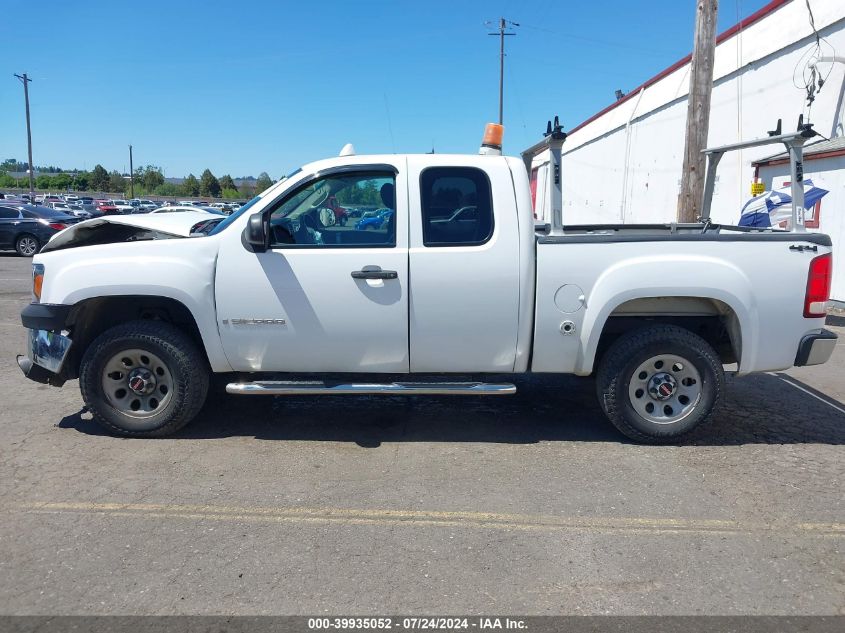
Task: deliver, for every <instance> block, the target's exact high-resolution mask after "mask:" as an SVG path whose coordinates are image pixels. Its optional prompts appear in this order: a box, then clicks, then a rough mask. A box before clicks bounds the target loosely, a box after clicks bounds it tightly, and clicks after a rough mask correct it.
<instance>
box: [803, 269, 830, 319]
mask: <svg viewBox="0 0 845 633" xmlns="http://www.w3.org/2000/svg"><path fill="white" fill-rule="evenodd" d="M832 278H833V255H832V254H831V253H827V254H826V255H819V256H818V257H814V258H813V260H812V261H811V262H810V272H809V273H807V294H806V295H804V316H805V317H806V318H808V319H815V318H818V317H823V316H825V315H826V314H827V313H826V312H825V309H826V308H827V300H828V299H830V282H831V279H832Z"/></svg>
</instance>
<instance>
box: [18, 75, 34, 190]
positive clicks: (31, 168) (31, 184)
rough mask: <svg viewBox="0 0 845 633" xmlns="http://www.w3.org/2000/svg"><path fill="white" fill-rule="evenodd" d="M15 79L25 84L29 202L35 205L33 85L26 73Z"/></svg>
mask: <svg viewBox="0 0 845 633" xmlns="http://www.w3.org/2000/svg"><path fill="white" fill-rule="evenodd" d="M15 77H17V78H18V79H20V80H21V82H22V83H23V98H24V101H25V102H26V145H27V151H28V155H29V201H30V203H34V202H35V179H34V174H33V171H35V167H34V166H33V165H32V128H31V127H30V124H29V84H30V83H32V79H30V78H29V77H27V75H26V73H24V74H23V75H15Z"/></svg>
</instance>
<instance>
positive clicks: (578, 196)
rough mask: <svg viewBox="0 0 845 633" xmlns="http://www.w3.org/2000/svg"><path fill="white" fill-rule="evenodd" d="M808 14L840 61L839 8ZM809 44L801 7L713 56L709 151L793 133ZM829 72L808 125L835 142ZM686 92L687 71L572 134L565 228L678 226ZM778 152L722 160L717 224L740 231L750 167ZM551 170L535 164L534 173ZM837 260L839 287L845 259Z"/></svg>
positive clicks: (841, 69) (835, 68)
mask: <svg viewBox="0 0 845 633" xmlns="http://www.w3.org/2000/svg"><path fill="white" fill-rule="evenodd" d="M811 5H812V7H813V12H814V15H815V22H816V27H817V28H818V29H819V31H820V33H821V35H822V36H823V37H824V38H826V39H827V41H828V42H829V43H830V44H831V45H832V46H833V48H834V49H835V51H836V53H837V54H838V55H841V56H843V55H845V1H843V0H811ZM814 42H815V38H814V37H813V35H812V30H811V29H810V26H809V20H808V15H807V8H806V5H805V3H804V2H803V1H799V0H793V1H791V2H788V3H786V4H784V5H783V6H781V7H780V8H778V9H776V10H774V11H772V12H771V13H769V14H768V15H766V16H764V17H763V18H761V19H759V20H758V21H756V22H754V23H753V24H750V25H748V26H747V27H746V28H744V29H743V30H742V31H740V32H739V33H737V34H734V35H732V36H731V37H729V38H727V39H725V40H724V41H722V42H721V43H720V44H719V45H718V46H717V48H716V55H715V63H714V87H713V95H712V103H711V114H710V132H709V139H708V145H710V146H716V145H723V144H726V143H733V142H737V141H740V140H749V139H753V138H758V137H761V136H765V134H766V131H767V130H770V129H773V128H774V126H775V124H776V122H777V119H778V118H780V119H783V129H784V130H785V131H786V130H792V129H795V126H796V124H797V120H798V115H799V114H801V113H802V112H806V110H805V106H806V103H805V97H806V95H805V93H804V91H803V90H799V89H798V88H796V87H795V86H794V85H793V72H794V70H795V68H796V66H798V65H799V62H800V60H801V56H802V55H804V54H805V53H806V52H807V51H808V49H809V48H811V46H812V45H813V44H814ZM828 69H830V76H829V77H828V80H827V82H826V83H825V85H824V87H823V89H822V90H821V92H820V94H819V95H818V96H817V97H816V101H815V103H814V104H813V106H812V110H811V117H810V120H811V121H812V123H813V124H814V126H815V129H816V130H817V131H818V132H820V133H821V134H823V135H825V136H828V137H831V136H841V135H842V134H843V131H842V108H843V96H845V64H838V63H837V64H829V65H824V66H820V70H821V71H822V72H827V71H828ZM647 83H648V82H647ZM688 89H689V63H687V64H684V65H682V66H680V67H679V68H677V69H675V70H674V71H672V72H671V73H669V74H667V75H666V76H665V77H663V78H661V79H659V80H658V81H656V82H654V83H652V84H651V85H648V86H647V87H645V88H644V89H643V90H642V94H639V93H636V94H633V95H631V96H629V97H628V98H627V100H626V101H624V102H623V103H620V104H619V105H618V106H617V107H615V108H613V109H611V110H609V111H608V112H606V113H605V114H603V115H601V116H599V117H597V118H595V119H594V120H592V121H590V122H588V123H586V124H583V125H582V126H580V127H579V128H576V129H575V130H573V131H572V132H571V133H570V135H569V136H568V137H567V139H566V143H565V144H564V147H563V157H562V166H561V167H562V169H561V171H562V189H563V221H564V223H565V224H594V223H619V222H624V223H649V222H671V221H674V220H675V219H676V214H677V202H678V191H679V186H680V178H681V167H682V163H683V150H684V128H685V122H686V114H687V92H688ZM805 118H806V117H805ZM783 149H784V148H783V147H782V146H777V145H770V146H764V147H759V148H753V149H749V150H744V151H742V152H731V153H728V154H725V156H724V157H723V158H722V161H721V163H720V166H719V170H718V175H717V178H718V180H717V183H716V189H715V192H714V196H713V205H712V209H711V217H712V218H713V220H714V221H716V222H722V223H730V224H735V223H736V222H738V220H739V214H740V209H741V208H742V205H743V203H744V202H745V201H746V200H747V199H748V198H749V197H750V195H751V194H750V189H751V182H752V178H753V174H754V170H753V167H752V166H751V163H752V162H753V161H755V160H759V159H761V158H764V157H766V156H770V155H772V154H776V153H778V152H780V151H783ZM547 160H548V158H547V156H544V155H540V156H537V157H536V158H535V161H534V164H535V165H538V164H541V163H542V162H544V161H547ZM787 169H788V167H787ZM831 195H832V194H831ZM839 209H840V211H839V212H840V213H845V209H843V207H841V206H840V207H839ZM538 215H539V216H540V219H541V220H542V219H546V220H547V219H548V218H544V217H542V214H539V213H538ZM834 239H835V240H836V242H838V244H837V243H835V244H834V246H839V245H840V244H841V246H842V247H843V249H845V241H843V239H842V237H841V234H840V236H838V237H837V236H834ZM840 252H845V250H843V251H840ZM834 260H835V261H836V262H837V263H835V264H834V265H835V266H836V268H837V270H838V271H839V272H838V273H837V274H836V276H837V278H838V279H839V280H842V278H843V277H845V256H840V257H839V258H838V259H837V258H836V257H835V258H834ZM840 295H841V296H842V293H840Z"/></svg>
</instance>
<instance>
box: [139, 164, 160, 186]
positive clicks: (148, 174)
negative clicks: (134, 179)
mask: <svg viewBox="0 0 845 633" xmlns="http://www.w3.org/2000/svg"><path fill="white" fill-rule="evenodd" d="M141 182H142V183H143V185H144V188H145V189H146V190H147V191H153V190H154V189H155V188H156V187H158V186H159V185H163V184H164V174H163V173H161V167H156V166H155V165H147V166H146V167H145V168H144V169H143V171H142V177H141Z"/></svg>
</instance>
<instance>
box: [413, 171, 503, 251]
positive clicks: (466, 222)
mask: <svg viewBox="0 0 845 633" xmlns="http://www.w3.org/2000/svg"><path fill="white" fill-rule="evenodd" d="M420 196H421V198H422V222H423V244H424V245H425V246H474V245H478V244H484V243H485V242H486V241H487V240H489V239H490V236H491V235H493V197H492V194H491V192H490V180H489V179H488V178H487V174H486V173H484V172H483V171H482V170H480V169H475V168H473V167H430V168H428V169H426V170H425V171H423V173H422V175H421V176H420Z"/></svg>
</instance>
